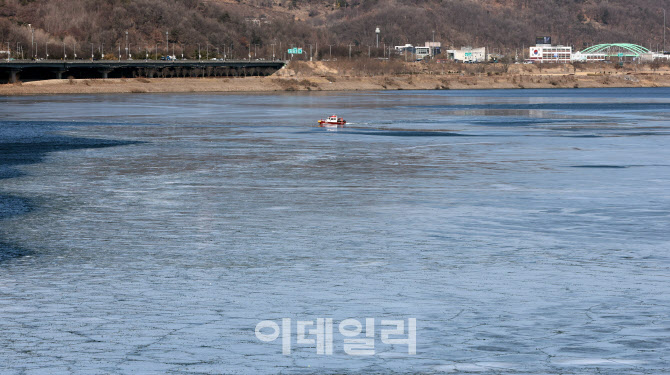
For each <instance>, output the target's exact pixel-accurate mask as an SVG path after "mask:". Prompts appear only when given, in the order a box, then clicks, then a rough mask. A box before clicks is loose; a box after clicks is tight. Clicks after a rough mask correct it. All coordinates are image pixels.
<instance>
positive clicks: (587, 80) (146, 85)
mask: <svg viewBox="0 0 670 375" xmlns="http://www.w3.org/2000/svg"><path fill="white" fill-rule="evenodd" d="M590 87H670V67H667V66H661V67H658V66H654V67H650V66H646V65H631V66H627V67H620V66H614V64H593V65H586V64H583V65H574V66H573V65H553V64H552V65H545V66H539V65H523V64H512V65H502V64H482V65H477V64H436V63H434V64H417V63H414V64H396V65H392V66H391V65H383V63H382V64H379V63H373V64H363V65H360V64H357V63H336V62H333V63H330V64H328V63H323V62H314V63H304V62H303V63H300V64H291V65H290V66H289V67H287V68H285V69H282V70H280V71H279V72H277V73H276V74H275V75H273V76H270V77H245V78H153V79H148V78H126V79H124V78H121V79H63V80H48V81H36V82H25V83H20V82H19V83H15V84H5V85H0V95H40V94H94V93H167V92H272V91H278V92H279V91H358V90H436V89H437V90H447V89H511V88H519V89H521V88H527V89H530V88H590Z"/></svg>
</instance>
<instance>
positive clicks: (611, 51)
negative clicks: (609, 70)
mask: <svg viewBox="0 0 670 375" xmlns="http://www.w3.org/2000/svg"><path fill="white" fill-rule="evenodd" d="M581 52H582V53H602V54H605V55H607V56H610V57H617V56H620V55H619V54H622V55H623V57H640V55H641V54H643V53H650V52H651V51H649V50H648V49H646V48H644V47H642V46H639V45H637V44H631V43H608V44H596V45H595V46H591V47H588V48H586V49H584V50H583V51H581Z"/></svg>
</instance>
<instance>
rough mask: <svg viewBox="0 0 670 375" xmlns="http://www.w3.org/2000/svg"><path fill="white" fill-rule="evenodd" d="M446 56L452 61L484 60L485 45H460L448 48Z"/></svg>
mask: <svg viewBox="0 0 670 375" xmlns="http://www.w3.org/2000/svg"><path fill="white" fill-rule="evenodd" d="M447 57H448V58H450V59H452V60H454V61H462V62H484V61H486V47H480V48H472V47H461V49H448V50H447Z"/></svg>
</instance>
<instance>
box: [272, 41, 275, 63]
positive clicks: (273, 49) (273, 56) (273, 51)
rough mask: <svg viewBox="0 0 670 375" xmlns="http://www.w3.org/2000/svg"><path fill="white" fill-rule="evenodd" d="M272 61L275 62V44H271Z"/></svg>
mask: <svg viewBox="0 0 670 375" xmlns="http://www.w3.org/2000/svg"><path fill="white" fill-rule="evenodd" d="M272 61H275V44H274V43H272Z"/></svg>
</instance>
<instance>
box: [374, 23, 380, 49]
mask: <svg viewBox="0 0 670 375" xmlns="http://www.w3.org/2000/svg"><path fill="white" fill-rule="evenodd" d="M380 32H381V30H379V27H377V28H376V29H375V34H377V48H379V33H380Z"/></svg>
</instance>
